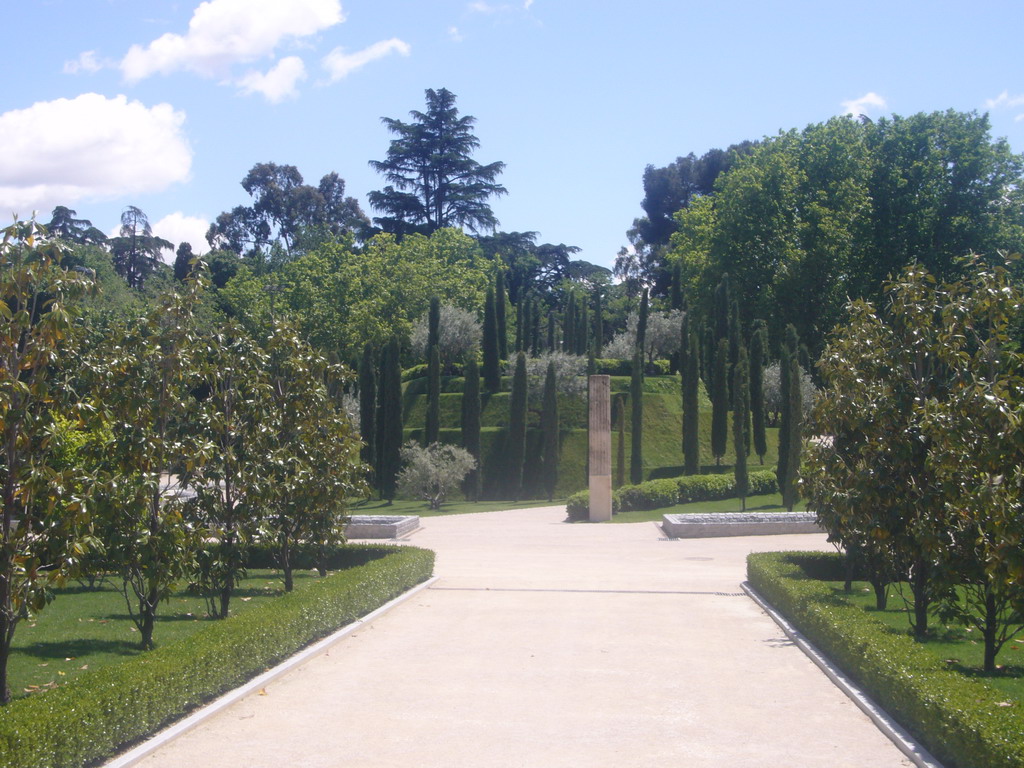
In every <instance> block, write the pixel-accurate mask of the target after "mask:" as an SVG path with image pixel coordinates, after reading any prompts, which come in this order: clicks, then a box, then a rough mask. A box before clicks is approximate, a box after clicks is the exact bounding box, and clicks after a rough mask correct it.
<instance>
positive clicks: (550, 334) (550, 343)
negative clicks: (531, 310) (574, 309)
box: [547, 309, 555, 352]
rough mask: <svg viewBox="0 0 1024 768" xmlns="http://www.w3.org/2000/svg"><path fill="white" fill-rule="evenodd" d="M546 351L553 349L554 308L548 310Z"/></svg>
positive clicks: (552, 350)
mask: <svg viewBox="0 0 1024 768" xmlns="http://www.w3.org/2000/svg"><path fill="white" fill-rule="evenodd" d="M547 351H548V352H554V351H555V310H553V309H549V310H548V345H547Z"/></svg>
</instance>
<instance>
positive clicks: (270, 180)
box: [206, 163, 369, 274]
mask: <svg viewBox="0 0 1024 768" xmlns="http://www.w3.org/2000/svg"><path fill="white" fill-rule="evenodd" d="M242 189H244V190H245V191H246V192H247V193H248V194H249V196H250V197H251V198H252V201H253V202H252V205H249V206H244V205H239V206H236V207H235V208H233V209H232V210H231V211H227V212H224V213H222V214H220V215H219V216H218V217H217V219H216V220H215V221H214V222H213V224H211V225H210V228H209V230H208V231H207V233H206V240H207V242H209V244H210V247H211V248H215V249H226V250H230V251H234V252H235V253H237V254H239V255H240V256H244V257H246V259H247V260H248V261H249V262H250V264H251V265H252V266H253V268H254V269H255V270H256V272H257V274H262V272H264V271H265V270H266V269H268V268H270V267H272V266H276V265H277V264H279V263H280V262H282V261H286V260H289V259H291V258H292V257H293V256H294V255H295V253H294V252H295V250H296V247H297V245H298V244H299V241H300V239H301V237H302V235H303V234H304V233H308V232H310V231H316V232H319V233H320V235H321V236H322V237H333V238H341V237H343V236H344V235H346V234H354V235H356V236H359V237H361V236H363V235H364V234H365V231H366V229H367V227H368V226H369V220H368V219H367V217H366V215H365V214H364V213H363V211H362V210H361V209H360V207H359V202H358V201H357V200H356V199H355V198H354V197H346V196H345V181H344V179H342V178H341V177H340V176H338V174H337V173H333V172H332V173H329V174H327V175H325V176H324V177H323V178H322V179H320V183H319V185H317V186H315V187H314V186H310V185H308V184H304V183H303V178H302V174H301V173H299V169H298V168H296V167H295V166H294V165H278V164H276V163H257V164H256V165H254V166H253V167H252V168H251V169H249V172H248V173H247V174H246V175H245V178H244V179H242ZM275 249H276V253H275ZM275 262H276V263H277V264H275Z"/></svg>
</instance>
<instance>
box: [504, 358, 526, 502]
mask: <svg viewBox="0 0 1024 768" xmlns="http://www.w3.org/2000/svg"><path fill="white" fill-rule="evenodd" d="M526 386H527V385H526V355H525V354H524V353H522V352H520V353H519V354H518V355H516V369H515V374H514V375H513V377H512V395H511V397H510V398H509V419H508V483H509V490H510V491H511V495H512V498H513V499H514V500H516V501H518V500H519V498H520V496H521V495H522V492H523V464H524V463H525V462H526Z"/></svg>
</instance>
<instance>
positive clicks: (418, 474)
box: [398, 442, 476, 509]
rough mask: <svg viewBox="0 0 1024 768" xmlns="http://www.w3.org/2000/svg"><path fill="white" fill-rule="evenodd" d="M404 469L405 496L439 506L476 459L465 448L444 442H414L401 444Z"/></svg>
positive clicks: (401, 484) (401, 475) (402, 487)
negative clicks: (419, 443)
mask: <svg viewBox="0 0 1024 768" xmlns="http://www.w3.org/2000/svg"><path fill="white" fill-rule="evenodd" d="M402 464H403V466H402V471H401V472H399V474H398V489H399V491H400V492H401V493H402V495H403V496H412V497H413V498H417V499H423V500H424V501H427V502H428V503H429V504H430V508H431V509H440V508H441V504H443V503H444V500H445V498H446V497H447V496H448V493H449V492H450V491H451V489H452V488H454V487H456V486H458V484H459V483H461V482H462V481H463V479H465V477H466V475H468V474H469V473H470V472H472V471H473V468H474V467H475V466H476V459H474V458H473V456H472V454H470V452H469V451H467V450H466V449H465V448H460V447H459V446H457V445H448V444H445V443H431V444H430V445H428V446H426V447H423V446H420V445H418V444H417V443H415V442H408V443H406V444H405V445H404V446H402Z"/></svg>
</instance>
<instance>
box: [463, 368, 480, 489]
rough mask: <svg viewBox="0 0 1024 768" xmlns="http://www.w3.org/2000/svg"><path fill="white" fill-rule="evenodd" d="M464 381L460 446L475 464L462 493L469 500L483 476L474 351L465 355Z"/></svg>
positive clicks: (478, 378) (478, 387) (477, 384)
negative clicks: (467, 452)
mask: <svg viewBox="0 0 1024 768" xmlns="http://www.w3.org/2000/svg"><path fill="white" fill-rule="evenodd" d="M464 376H465V382H464V383H463V385H462V447H463V448H465V449H466V450H467V451H469V452H470V454H472V456H473V458H474V459H476V466H475V467H474V468H473V470H472V471H471V472H470V473H469V474H468V475H466V479H465V482H464V483H463V486H462V488H463V493H465V494H466V498H467V499H469V500H470V501H476V500H477V499H479V498H480V486H481V482H482V478H483V472H482V469H483V468H482V467H481V466H480V367H479V365H478V364H477V361H476V353H475V352H470V353H469V354H468V355H467V356H466V365H465V371H464Z"/></svg>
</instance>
